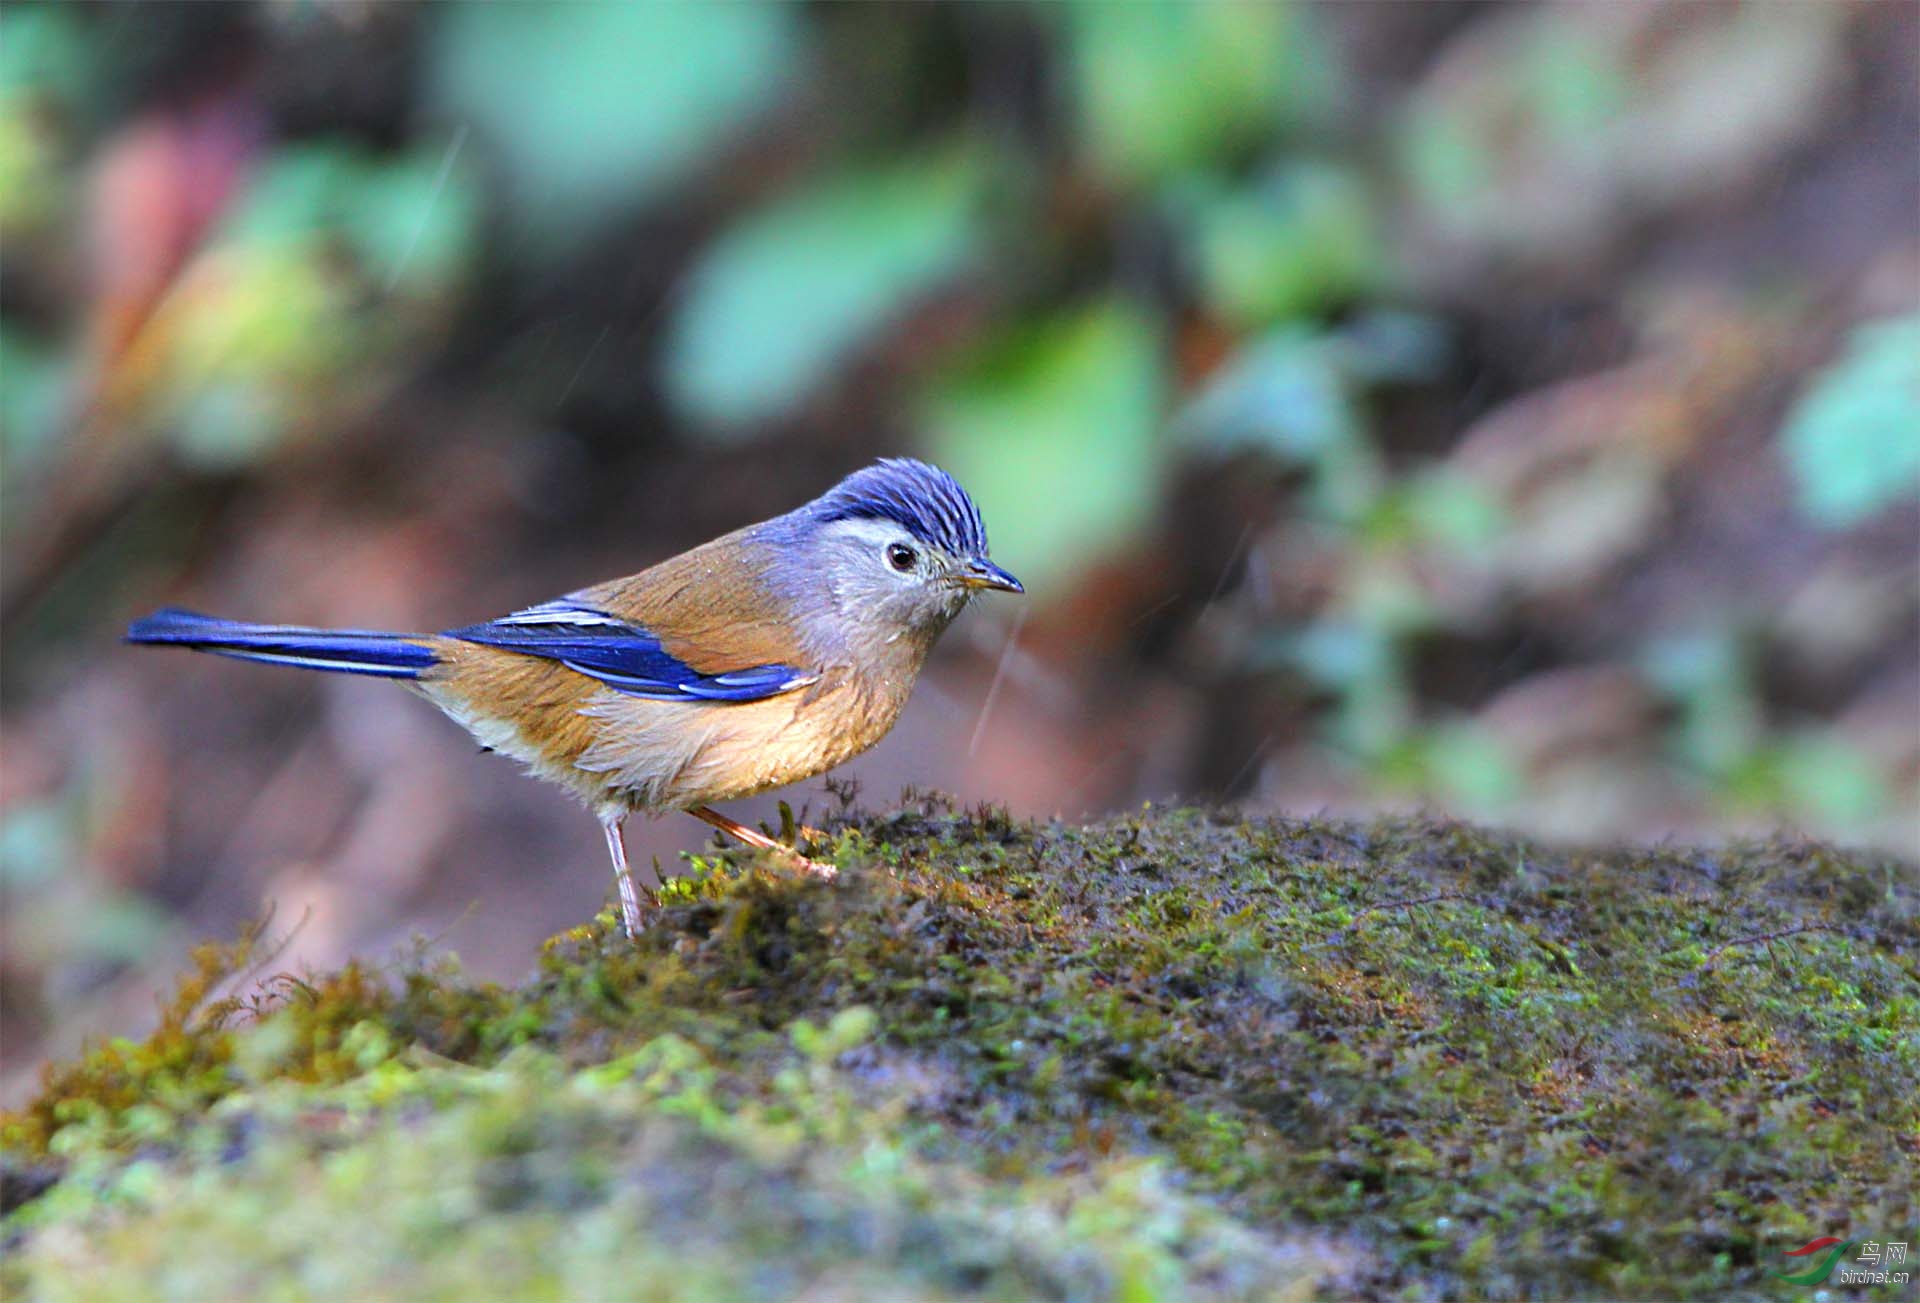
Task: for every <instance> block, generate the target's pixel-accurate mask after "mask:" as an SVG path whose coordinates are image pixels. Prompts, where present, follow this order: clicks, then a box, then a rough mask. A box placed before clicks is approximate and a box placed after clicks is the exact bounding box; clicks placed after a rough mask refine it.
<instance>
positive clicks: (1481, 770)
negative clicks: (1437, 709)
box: [1422, 721, 1527, 813]
mask: <svg viewBox="0 0 1920 1303" xmlns="http://www.w3.org/2000/svg"><path fill="white" fill-rule="evenodd" d="M1424 743H1425V745H1424V748H1423V750H1424V753H1425V754H1424V756H1423V757H1422V759H1423V762H1424V764H1423V767H1424V768H1425V770H1426V774H1425V783H1424V786H1425V787H1426V788H1427V789H1428V790H1429V791H1433V792H1436V793H1438V794H1440V795H1442V796H1444V797H1445V798H1447V799H1448V800H1449V801H1451V802H1455V803H1457V804H1458V805H1460V806H1462V807H1464V808H1465V809H1466V810H1467V811H1468V812H1469V813H1488V812H1492V811H1496V810H1501V809H1504V808H1506V807H1508V806H1510V805H1512V804H1513V803H1514V802H1515V801H1517V800H1518V799H1519V798H1520V797H1521V795H1522V794H1523V793H1524V792H1525V791H1526V786H1527V784H1526V778H1525V776H1524V775H1523V774H1522V773H1521V772H1520V770H1519V767H1518V766H1516V765H1515V764H1514V762H1513V759H1512V757H1510V756H1509V755H1508V754H1507V749H1506V747H1505V746H1503V745H1502V744H1501V742H1500V739H1499V738H1498V737H1496V736H1494V735H1493V734H1492V733H1491V732H1489V731H1488V730H1487V729H1486V728H1484V727H1482V726H1480V725H1477V724H1473V723H1470V722H1467V721H1460V722H1457V723H1451V724H1442V725H1438V726H1437V727H1435V728H1433V729H1431V730H1429V731H1428V733H1427V735H1426V737H1425V738H1424Z"/></svg>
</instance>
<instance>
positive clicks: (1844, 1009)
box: [0, 802, 1920, 1300]
mask: <svg viewBox="0 0 1920 1303" xmlns="http://www.w3.org/2000/svg"><path fill="white" fill-rule="evenodd" d="M835 837H836V854H837V857H838V859H839V862H840V863H841V864H842V866H843V868H844V870H845V872H844V874H843V877H842V880H841V881H840V882H839V883H837V884H833V885H822V884H819V883H816V882H806V881H800V880H796V879H794V878H791V877H788V876H786V875H784V874H782V873H781V872H780V871H779V870H778V868H777V866H770V865H764V864H762V863H761V862H759V861H756V860H755V859H754V858H753V857H751V856H749V855H747V854H744V853H743V854H741V855H739V856H737V857H731V858H729V857H715V858H713V859H707V860H699V861H696V862H695V864H694V875H693V876H692V877H690V878H687V879H683V880H680V881H677V882H676V883H675V884H673V885H672V887H671V888H670V890H669V891H668V892H666V893H665V897H666V898H665V901H664V904H663V909H662V911H661V914H660V917H659V920H658V923H657V925H656V926H655V927H654V928H653V930H652V931H650V932H649V933H648V934H647V935H646V936H645V937H644V938H643V939H642V940H641V942H640V943H639V944H638V945H635V944H633V943H629V942H627V941H625V940H623V939H622V938H621V937H620V936H619V935H618V933H617V930H614V929H611V926H610V925H611V915H603V916H602V917H601V919H599V920H598V921H597V922H596V923H595V924H593V925H591V926H588V927H583V928H581V929H579V930H578V931H576V932H574V933H571V934H569V935H567V936H564V937H561V938H557V939H556V940H555V941H554V942H553V943H551V945H550V946H549V948H548V950H547V952H546V953H545V955H544V956H542V958H541V959H540V962H539V967H538V971H537V973H536V974H535V975H534V976H533V977H532V978H531V979H530V980H528V981H527V982H526V983H525V984H523V985H520V986H517V987H511V988H503V987H494V986H484V985H476V984H472V983H469V982H466V981H464V980H463V979H462V978H461V977H460V975H459V973H458V971H457V969H456V968H455V967H454V966H453V965H452V964H450V963H447V962H444V961H442V962H439V963H434V964H427V963H424V962H418V963H406V964H401V965H398V966H397V968H396V971H393V972H386V973H375V972H370V971H367V970H357V969H349V970H347V971H345V972H342V973H337V974H331V975H324V976H307V977H305V978H302V979H299V980H294V979H291V978H282V979H279V980H270V981H268V982H267V983H266V984H265V985H264V986H263V987H256V988H255V989H254V991H253V993H252V994H251V995H250V996H248V997H246V998H245V999H243V1000H242V1001H240V1002H235V1001H232V1000H228V1001H225V1002H222V1003H216V1004H208V1003H207V996H208V994H209V993H210V992H211V991H212V990H213V989H215V986H216V984H217V980H218V978H219V977H220V975H221V973H222V971H223V965H224V964H226V963H230V962H232V961H231V959H230V957H228V958H223V957H222V956H221V955H219V954H217V953H214V952H209V954H208V955H207V956H206V962H205V965H204V969H205V971H204V972H202V973H200V974H197V975H196V976H195V977H194V978H192V979H190V980H189V981H188V982H187V983H185V985H184V986H183V995H182V999H181V1001H180V1002H179V1003H178V1005H177V1007H176V1008H174V1009H173V1010H171V1011H170V1012H169V1015H168V1017H167V1019H166V1021H165V1024H164V1025H163V1026H162V1028H161V1029H160V1031H159V1032H157V1033H156V1034H155V1035H154V1036H153V1037H152V1038H151V1039H150V1040H148V1041H146V1042H142V1043H138V1044H133V1043H124V1042H117V1043H112V1044H108V1045H104V1046H101V1047H99V1048H97V1049H95V1050H94V1051H93V1052H92V1053H90V1054H89V1055H88V1056H86V1057H85V1058H84V1059H83V1060H82V1061H80V1062H78V1063H76V1064H73V1065H68V1066H65V1067H62V1068H59V1069H56V1070H55V1071H53V1072H51V1073H50V1074H49V1077H48V1081H47V1085H46V1089H45V1091H44V1093H43V1094H42V1096H41V1097H40V1098H39V1099H37V1100H35V1101H34V1102H33V1103H32V1104H31V1105H30V1106H28V1107H27V1108H26V1109H25V1110H23V1111H22V1112H21V1113H19V1114H17V1115H14V1116H13V1117H11V1118H10V1119H8V1121H7V1123H6V1130H5V1144H6V1173H5V1175H6V1181H5V1191H4V1193H5V1200H6V1202H7V1204H8V1205H9V1207H10V1211H9V1213H8V1219H7V1222H6V1235H7V1239H8V1241H9V1250H10V1251H9V1253H8V1258H7V1265H6V1267H5V1268H4V1271H5V1273H6V1276H5V1277H4V1278H0V1284H4V1285H8V1286H11V1287H16V1288H20V1289H23V1290H26V1291H28V1292H31V1293H33V1294H35V1295H37V1296H40V1297H47V1298H74V1299H82V1298H84V1299H110V1298H118V1297H127V1298H134V1297H140V1298H145V1297H153V1296H171V1297H178V1298H191V1299H196V1300H199V1299H214V1298H232V1299H240V1298H253V1297H265V1296H268V1295H270V1294H272V1293H273V1289H274V1288H275V1287H278V1288H280V1289H281V1290H282V1291H283V1292H285V1293H289V1294H311V1293H320V1292H326V1293H329V1294H331V1295H333V1296H336V1297H360V1296H384V1297H393V1296H401V1297H442V1296H444V1297H449V1298H455V1297H458V1298H470V1297H479V1296H481V1295H483V1294H484V1295H485V1296H487V1297H539V1298H547V1297H595V1298H598V1297H635V1298H660V1299H695V1298H699V1299H707V1298H722V1299H724V1298H767V1299H778V1298H790V1297H796V1296H799V1295H801V1294H803V1293H804V1294H806V1295H807V1296H809V1297H822V1298H873V1299H896V1298H952V1297H988V1298H1074V1299H1079V1298H1090V1299H1093V1298H1116V1299H1150V1298H1177V1297H1188V1298H1214V1297H1218V1298H1272V1297H1287V1296H1311V1295H1314V1294H1323V1295H1332V1296H1345V1295H1352V1294H1359V1295H1365V1296H1375V1297H1379V1296H1391V1295H1413V1296H1430V1295H1438V1294H1454V1295H1474V1296H1488V1295H1491V1296H1500V1297H1512V1296H1533V1297H1563V1296H1605V1297H1621V1296H1626V1297H1656V1296H1659V1297H1685V1296H1698V1295H1704V1294H1725V1293H1749V1292H1753V1293H1777V1294H1779V1295H1781V1296H1786V1295H1790V1294H1793V1293H1794V1292H1795V1291H1796V1287H1793V1286H1787V1285H1782V1284H1779V1283H1778V1282H1775V1281H1773V1280H1772V1279H1771V1278H1770V1277H1769V1276H1768V1275H1767V1274H1766V1271H1765V1268H1767V1267H1769V1266H1781V1267H1784V1266H1785V1265H1786V1264H1787V1263H1789V1262H1790V1261H1792V1260H1788V1259H1784V1258H1782V1257H1780V1256H1779V1255H1780V1254H1781V1252H1782V1251H1783V1250H1784V1249H1787V1248H1793V1247H1798V1246H1799V1245H1800V1244H1802V1243H1804V1242H1805V1241H1806V1240H1809V1239H1811V1238H1813V1237H1815V1236H1819V1235H1824V1234H1835V1235H1840V1236H1843V1237H1852V1236H1856V1235H1858V1236H1867V1235H1874V1236H1878V1237H1880V1238H1882V1239H1896V1240H1897V1239H1901V1238H1906V1239H1909V1240H1920V1234H1914V1229H1915V1225H1916V1221H1917V1220H1920V1216H1917V1212H1920V1210H1917V1208H1916V1195H1915V1180H1914V1172H1915V1170H1916V1167H1917V1166H1920V1089H1916V1086H1915V1082H1916V1081H1920V887H1917V885H1916V879H1915V873H1914V870H1913V868H1912V867H1911V866H1908V865H1904V864H1900V863H1896V862H1889V861H1885V860H1879V859H1874V858H1871V857H1861V856H1856V855H1851V854H1848V853H1843V852H1839V851H1835V850H1832V849H1830V848H1826V847H1821V846H1812V845H1804V844H1789V843H1783V842H1776V843H1768V844H1764V845H1755V846H1744V847H1734V848H1729V849H1725V850H1711V851H1709V850H1687V849H1673V848H1668V849H1660V850H1622V851H1609V852H1592V853H1589V852H1571V851H1563V850H1550V849H1544V848H1540V847H1535V846H1528V845H1523V844H1520V843H1517V842H1514V841H1512V840H1508V839H1505V838H1501V837H1497V836H1492V835H1489V834H1487V833H1484V832H1481V831H1478V830H1476V829H1473V828H1470V827H1466V826H1462V825H1459V824H1453V823H1408V822H1391V823H1375V824H1343V823H1328V822H1318V821H1315V822H1293V821H1262V822H1241V821H1237V820H1235V819H1232V818H1226V817H1221V816H1214V815H1209V814H1206V813H1200V812H1193V811H1179V812H1172V813H1160V812H1151V811H1150V812H1145V813H1142V814H1141V815H1139V816H1137V817H1134V818H1127V819H1119V820H1114V821H1111V822H1107V823H1103V824H1099V825H1095V826H1090V827H1071V826H1062V825H1022V824H1015V823H1011V822H1009V821H1008V820H1007V819H1006V818H1005V817H1003V816H1001V815H999V814H997V813H995V812H992V811H983V812H975V813H972V814H965V815H962V814H956V813H954V812H953V811H951V810H950V809H948V808H946V807H944V806H942V805H940V804H939V803H938V802H928V803H925V804H924V805H922V806H919V807H917V808H915V809H912V810H910V811H907V812H902V813H898V814H895V815H892V816H887V817H877V818H865V819H857V820H854V821H852V822H850V823H848V824H847V825H846V826H844V827H843V828H840V829H838V830H837V831H836V834H835ZM250 980H251V979H250Z"/></svg>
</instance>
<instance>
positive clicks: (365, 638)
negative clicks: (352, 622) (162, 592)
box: [127, 607, 437, 679]
mask: <svg viewBox="0 0 1920 1303" xmlns="http://www.w3.org/2000/svg"><path fill="white" fill-rule="evenodd" d="M415 639H416V635H413V634H404V633H373V632H370V631H368V630H365V629H302V628H298V627H296V626H293V625H285V624H242V623H241V622H239V621H237V620H216V619H215V618H214V617H213V616H211V615H200V614H198V613H196V612H193V611H181V610H176V609H174V608H172V607H168V608H166V609H165V610H161V611H155V612H154V613H153V614H152V615H149V616H148V617H147V618H146V619H144V620H135V621H134V622H133V626H132V627H131V628H129V629H128V630H127V641H128V642H135V643H150V644H157V645H161V646H175V647H191V648H193V649H194V650H195V651H205V652H212V653H213V654H214V655H216V656H232V657H234V658H235V659H236V660H243V661H264V662H266V663H267V664H269V665H297V666H299V667H300V668H301V669H307V670H332V671H334V672H336V673H340V674H372V675H375V676H376V677H379V678H383V679H417V678H419V677H420V672H421V671H422V670H425V669H428V668H430V667H431V666H433V665H434V664H435V663H436V661H437V658H436V657H435V656H434V654H433V652H432V651H431V650H430V649H428V648H426V647H422V646H421V645H420V644H419V642H418V641H416V640H415Z"/></svg>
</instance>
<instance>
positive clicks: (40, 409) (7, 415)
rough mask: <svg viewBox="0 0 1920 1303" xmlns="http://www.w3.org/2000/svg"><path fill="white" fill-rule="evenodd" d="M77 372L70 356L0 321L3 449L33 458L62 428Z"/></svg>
mask: <svg viewBox="0 0 1920 1303" xmlns="http://www.w3.org/2000/svg"><path fill="white" fill-rule="evenodd" d="M72 375H73V361H72V359H71V357H70V356H67V355H64V354H62V353H59V352H57V351H56V350H54V349H52V348H50V347H48V346H46V345H44V344H42V343H40V342H39V341H38V340H35V339H32V338H30V337H29V336H27V335H25V334H23V333H22V332H20V331H19V330H17V329H15V328H13V327H11V326H8V325H6V324H4V323H0V453H4V455H5V457H6V461H7V464H8V465H9V467H17V466H18V465H19V463H20V462H22V461H29V460H32V459H33V458H34V457H36V456H38V455H39V454H40V453H41V451H42V450H43V449H45V448H46V446H47V443H48V440H49V439H51V438H52V437H53V435H54V434H55V433H56V432H57V431H58V429H59V424H60V417H61V413H62V412H63V411H64V410H65V404H66V396H67V394H68V392H69V386H70V384H71V380H72Z"/></svg>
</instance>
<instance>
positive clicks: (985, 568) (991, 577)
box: [954, 557, 1027, 593]
mask: <svg viewBox="0 0 1920 1303" xmlns="http://www.w3.org/2000/svg"><path fill="white" fill-rule="evenodd" d="M954 579H955V581H956V582H958V583H959V584H960V586H961V587H963V588H992V589H995V590H997V591H999V592H1002V593H1024V592H1026V591H1027V590H1026V587H1025V585H1023V584H1022V583H1021V582H1020V581H1019V580H1018V579H1015V578H1014V577H1013V576H1012V575H1010V574H1008V573H1007V572H1006V571H1004V570H1002V569H1001V568H1000V567H999V566H997V565H995V564H994V563H993V562H991V561H988V560H987V559H986V558H984V557H982V558H981V559H979V560H977V561H968V562H965V563H964V564H962V565H961V566H960V568H959V569H958V570H957V571H956V572H955V574H954Z"/></svg>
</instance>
